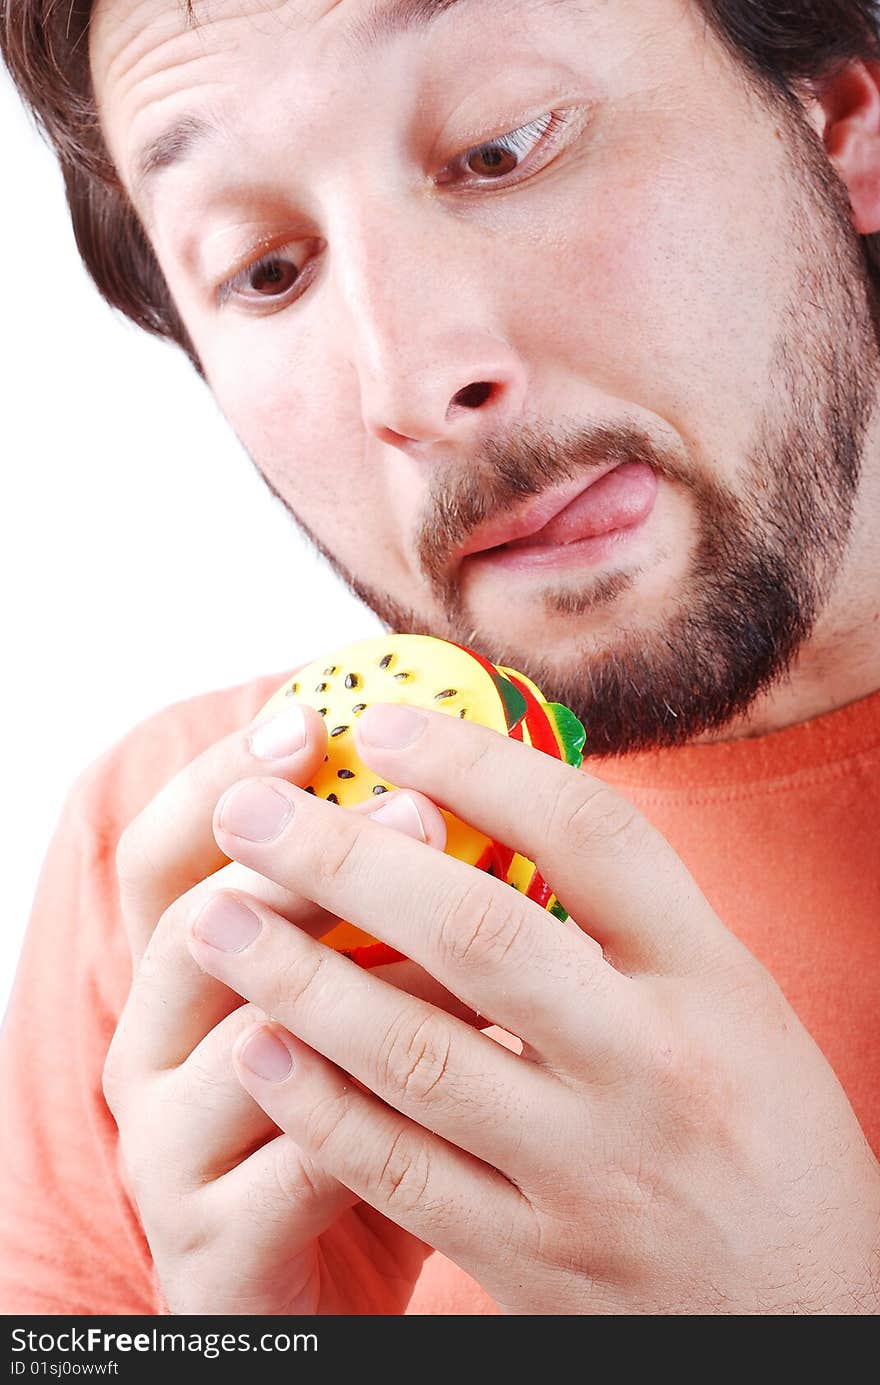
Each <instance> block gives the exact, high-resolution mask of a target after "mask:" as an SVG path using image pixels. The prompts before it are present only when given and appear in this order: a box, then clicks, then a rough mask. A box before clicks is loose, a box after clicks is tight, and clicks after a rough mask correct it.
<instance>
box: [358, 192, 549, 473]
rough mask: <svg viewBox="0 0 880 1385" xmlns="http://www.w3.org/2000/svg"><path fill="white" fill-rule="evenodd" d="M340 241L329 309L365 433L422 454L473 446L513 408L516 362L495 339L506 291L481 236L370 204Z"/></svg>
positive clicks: (521, 375)
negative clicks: (335, 316)
mask: <svg viewBox="0 0 880 1385" xmlns="http://www.w3.org/2000/svg"><path fill="white" fill-rule="evenodd" d="M331 244H332V242H331ZM341 244H342V245H343V247H344V248H343V249H341V250H340V251H339V252H338V254H336V255H335V256H334V257H333V258H334V265H333V282H334V288H335V293H336V295H337V303H336V307H337V308H338V310H339V312H340V315H341V320H340V326H341V328H342V332H343V335H342V338H341V339H342V340H343V341H345V342H346V343H347V357H348V361H349V364H350V367H351V368H352V370H353V371H354V373H355V375H356V377H357V382H358V388H359V392H360V404H361V413H362V419H363V424H364V428H365V430H366V432H367V434H368V435H369V436H370V437H373V438H376V439H378V440H379V441H380V442H383V443H386V444H388V445H391V446H394V447H398V448H400V449H402V450H403V451H406V452H408V453H410V454H412V455H426V453H427V452H428V451H429V450H430V449H431V448H432V446H433V445H437V444H442V445H452V444H458V445H459V446H467V445H468V444H470V445H471V446H473V445H475V444H477V443H478V442H479V441H480V439H481V438H483V437H485V436H488V435H490V434H492V433H495V432H497V431H498V429H499V428H501V427H504V426H509V425H510V424H511V423H512V422H514V421H515V420H516V418H517V417H518V416H520V415H521V414H522V413H523V411H524V407H525V403H526V397H527V384H528V378H527V370H526V366H525V363H524V361H523V360H522V358H521V357H520V356H519V355H518V353H517V352H516V350H515V349H514V348H513V347H512V346H511V345H510V344H509V343H508V342H507V341H506V340H505V323H504V313H505V309H506V306H507V304H508V302H509V296H508V295H507V294H505V289H504V285H505V278H504V275H503V273H502V272H500V267H499V265H498V263H497V259H498V252H497V245H494V244H493V241H492V237H491V235H489V233H487V232H486V231H484V230H483V231H481V230H480V228H478V227H475V226H473V225H467V224H465V223H463V222H462V221H461V220H458V219H453V218H452V217H449V216H443V215H442V214H440V213H437V212H436V211H434V210H433V209H430V210H428V211H424V210H423V211H422V212H421V213H419V212H416V211H413V210H411V209H410V208H407V209H406V211H405V212H403V211H402V210H401V208H400V206H399V205H398V206H397V207H395V208H391V207H376V206H375V205H374V206H373V207H372V209H371V212H370V213H364V212H363V211H361V212H360V213H359V215H358V224H357V229H356V231H355V232H354V233H352V227H351V225H349V226H348V228H347V233H346V235H345V238H344V240H343V241H342V242H341Z"/></svg>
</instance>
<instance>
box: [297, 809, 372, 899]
mask: <svg viewBox="0 0 880 1385" xmlns="http://www.w3.org/2000/svg"><path fill="white" fill-rule="evenodd" d="M336 817H338V818H339V819H340V821H339V822H338V823H337V824H336V826H335V828H334V830H332V831H329V832H324V831H320V830H319V831H317V832H315V833H314V834H313V836H312V838H311V846H310V856H311V859H310V861H309V867H310V871H311V873H312V874H314V875H315V876H316V877H317V879H318V881H319V882H320V883H321V884H322V885H326V886H333V887H335V886H338V885H341V884H343V883H344V882H345V881H346V880H347V878H348V877H349V876H350V875H352V874H353V873H354V872H355V870H356V868H357V847H358V843H359V840H360V832H359V828H358V824H357V823H356V822H354V821H348V820H347V818H346V815H345V814H343V813H338V814H336Z"/></svg>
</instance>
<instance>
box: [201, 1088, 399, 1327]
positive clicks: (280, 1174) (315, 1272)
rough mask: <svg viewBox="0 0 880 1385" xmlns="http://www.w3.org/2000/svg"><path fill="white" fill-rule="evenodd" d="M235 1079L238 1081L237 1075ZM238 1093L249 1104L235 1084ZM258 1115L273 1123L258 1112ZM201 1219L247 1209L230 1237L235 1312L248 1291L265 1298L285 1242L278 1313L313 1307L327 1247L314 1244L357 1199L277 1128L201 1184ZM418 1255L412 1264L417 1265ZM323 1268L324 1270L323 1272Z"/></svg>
mask: <svg viewBox="0 0 880 1385" xmlns="http://www.w3.org/2000/svg"><path fill="white" fill-rule="evenodd" d="M236 1080H237V1079H236ZM239 1087H240V1090H241V1092H242V1095H243V1096H245V1097H246V1099H247V1100H248V1101H249V1102H250V1103H251V1105H256V1102H255V1100H254V1098H253V1097H251V1096H250V1095H249V1094H248V1093H247V1092H246V1091H245V1089H244V1088H243V1087H242V1086H241V1084H240V1083H239ZM261 1114H262V1116H263V1120H264V1121H266V1122H267V1123H268V1124H270V1125H271V1127H272V1129H273V1130H276V1131H277V1129H278V1127H277V1125H276V1123H275V1121H274V1120H271V1119H270V1117H269V1116H267V1115H266V1113H265V1112H264V1111H261ZM202 1199H203V1201H202V1205H203V1208H204V1211H205V1213H206V1215H207V1216H208V1218H209V1219H210V1220H211V1221H212V1222H213V1223H214V1224H216V1225H223V1224H224V1223H228V1221H229V1219H230V1217H238V1218H241V1217H242V1209H246V1216H247V1234H246V1235H245V1236H242V1237H241V1238H240V1239H239V1240H238V1241H237V1243H236V1256H235V1276H236V1280H237V1282H238V1283H239V1284H241V1285H242V1286H246V1287H244V1288H243V1295H242V1300H243V1301H242V1305H241V1310H240V1311H242V1312H247V1306H246V1298H247V1296H248V1295H249V1294H251V1295H254V1296H255V1297H256V1298H258V1299H260V1300H261V1301H263V1302H265V1296H264V1294H260V1293H258V1292H256V1291H257V1288H258V1286H260V1281H261V1279H262V1278H263V1276H264V1275H265V1267H266V1264H267V1263H269V1264H271V1265H272V1266H273V1272H274V1273H275V1274H277V1273H278V1270H277V1265H278V1259H279V1255H278V1250H279V1245H283V1246H284V1251H285V1254H284V1259H283V1271H282V1272H283V1282H282V1284H281V1286H279V1289H277V1290H276V1291H275V1293H274V1294H273V1299H274V1300H275V1302H277V1303H278V1304H279V1308H278V1311H279V1312H282V1313H313V1312H315V1311H316V1306H317V1303H318V1300H319V1298H320V1296H321V1295H320V1292H319V1291H320V1289H321V1288H322V1287H323V1286H322V1284H321V1277H322V1270H323V1266H322V1263H321V1262H322V1259H323V1258H324V1255H325V1254H326V1246H325V1245H323V1244H322V1245H321V1246H320V1247H319V1246H318V1245H317V1239H318V1237H319V1236H320V1237H325V1236H326V1234H327V1232H328V1231H329V1230H330V1228H332V1227H333V1225H334V1223H336V1222H337V1221H338V1219H339V1217H340V1216H341V1215H342V1214H343V1213H344V1212H346V1211H347V1210H348V1209H349V1208H351V1207H353V1206H354V1205H355V1204H356V1203H357V1202H358V1201H359V1199H358V1196H357V1194H356V1193H353V1192H351V1191H350V1189H348V1188H346V1187H345V1186H344V1185H343V1184H342V1183H340V1182H339V1180H338V1178H336V1177H334V1175H333V1174H331V1173H328V1172H327V1171H326V1169H324V1168H323V1167H322V1165H321V1163H320V1161H318V1160H315V1159H312V1158H310V1157H309V1155H308V1154H306V1153H305V1152H304V1151H303V1150H301V1149H300V1148H299V1146H298V1145H297V1144H296V1142H295V1141H294V1140H293V1139H292V1138H291V1136H290V1135H288V1134H285V1133H281V1134H276V1135H275V1136H274V1138H273V1139H271V1140H269V1141H267V1143H266V1144H264V1145H263V1146H262V1147H261V1148H260V1149H258V1150H256V1151H255V1152H254V1153H253V1154H251V1155H250V1157H249V1158H247V1159H244V1160H243V1161H242V1162H241V1163H239V1164H237V1165H236V1166H235V1167H234V1168H232V1169H230V1170H229V1172H228V1173H226V1174H224V1175H223V1176H222V1177H221V1178H218V1179H215V1180H214V1181H213V1182H211V1183H210V1184H208V1185H207V1186H206V1188H205V1189H204V1193H203V1195H202ZM359 1249H360V1248H359V1247H358V1246H357V1244H356V1242H355V1240H354V1238H352V1237H346V1241H345V1250H346V1266H345V1268H346V1273H347V1275H355V1274H357V1272H358V1270H359V1269H360V1268H361V1266H359V1265H358V1264H356V1263H354V1262H355V1261H356V1260H357V1259H358V1257H359ZM360 1253H361V1254H362V1255H363V1276H364V1279H365V1281H366V1282H370V1281H371V1280H372V1279H373V1278H374V1277H375V1267H374V1265H372V1264H370V1263H369V1260H368V1256H367V1255H366V1254H363V1252H360ZM422 1258H423V1257H419V1258H418V1262H417V1264H416V1265H415V1266H414V1268H415V1270H416V1272H417V1271H418V1263H420V1262H421V1259H422ZM324 1272H325V1271H324Z"/></svg>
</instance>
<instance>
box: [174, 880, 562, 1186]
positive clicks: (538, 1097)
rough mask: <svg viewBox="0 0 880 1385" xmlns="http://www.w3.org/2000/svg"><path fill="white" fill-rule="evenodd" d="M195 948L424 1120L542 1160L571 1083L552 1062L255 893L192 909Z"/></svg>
mask: <svg viewBox="0 0 880 1385" xmlns="http://www.w3.org/2000/svg"><path fill="white" fill-rule="evenodd" d="M239 920H240V922H239ZM230 942H234V944H235V947H234V950H231V951H227V950H226V947H227V946H228V944H229V943H230ZM190 947H191V948H192V951H193V955H194V956H195V957H196V959H197V960H198V962H199V963H200V965H202V966H204V967H205V968H206V969H207V970H209V971H211V972H213V974H214V975H215V976H217V977H218V978H219V979H221V980H223V981H225V982H226V984H227V985H229V986H232V987H234V989H235V990H237V991H239V992H240V994H242V995H245V996H247V998H248V1000H250V1001H251V1002H252V1003H253V1004H255V1005H256V1006H258V1007H259V1009H260V1010H262V1011H263V1012H264V1013H265V1014H266V1015H269V1016H271V1017H272V1018H273V1019H275V1020H277V1021H278V1022H279V1023H281V1024H283V1025H284V1026H285V1027H286V1028H287V1029H288V1030H290V1031H291V1032H292V1033H294V1034H296V1035H297V1037H298V1038H300V1039H301V1040H303V1041H304V1042H305V1043H307V1044H308V1045H309V1047H310V1048H312V1049H315V1050H316V1051H317V1052H319V1053H322V1054H324V1055H325V1056H326V1057H327V1058H329V1059H330V1060H331V1061H332V1062H334V1063H336V1064H338V1065H339V1066H340V1067H342V1068H344V1069H345V1071H346V1072H348V1073H351V1075H352V1076H353V1077H355V1078H357V1079H358V1081H359V1082H361V1083H363V1084H364V1085H365V1086H367V1087H369V1089H370V1090H371V1091H373V1092H375V1093H376V1095H377V1096H379V1097H381V1098H382V1100H383V1101H384V1102H386V1103H387V1104H388V1105H390V1106H393V1107H394V1108H395V1109H396V1110H398V1111H401V1112H402V1113H403V1114H404V1115H407V1116H410V1117H412V1119H413V1120H415V1121H418V1123H419V1124H420V1125H423V1126H425V1127H426V1128H427V1129H429V1130H432V1131H435V1132H436V1133H437V1134H439V1135H442V1136H443V1138H444V1139H446V1140H449V1141H451V1142H452V1143H453V1144H455V1145H458V1146H460V1147H461V1148H462V1149H466V1150H468V1151H469V1152H470V1153H471V1154H475V1155H476V1156H477V1157H478V1158H480V1159H484V1160H486V1161H488V1162H489V1163H491V1164H493V1165H495V1166H496V1167H497V1168H501V1169H503V1170H504V1172H505V1173H507V1174H509V1175H510V1176H511V1177H513V1178H514V1179H518V1178H519V1177H520V1175H521V1174H523V1175H524V1174H525V1173H526V1172H528V1171H529V1170H531V1169H533V1168H534V1167H535V1165H536V1163H540V1159H541V1153H542V1149H543V1142H544V1139H545V1131H544V1130H543V1128H542V1123H541V1120H540V1118H539V1113H540V1112H541V1111H542V1110H544V1109H546V1107H547V1104H548V1101H549V1099H550V1098H551V1097H552V1098H553V1100H555V1101H556V1102H557V1103H558V1102H560V1101H562V1102H565V1101H566V1100H567V1098H568V1090H569V1089H568V1088H565V1087H563V1086H562V1085H561V1084H559V1083H558V1082H557V1080H556V1078H555V1077H551V1076H550V1074H548V1073H547V1072H546V1071H545V1070H544V1069H542V1068H540V1067H537V1066H535V1065H533V1064H531V1063H529V1062H526V1061H523V1059H521V1058H520V1057H519V1056H517V1055H515V1054H513V1053H511V1052H510V1050H509V1049H507V1048H505V1047H502V1046H501V1045H500V1044H496V1043H494V1042H493V1041H492V1039H490V1038H488V1037H486V1036H485V1035H483V1034H480V1033H478V1032H476V1031H475V1030H474V1029H472V1028H471V1027H470V1026H468V1025H466V1024H463V1023H461V1022H460V1021H459V1020H455V1019H453V1018H452V1017H451V1016H449V1015H446V1014H444V1013H443V1012H442V1011H440V1010H437V1009H435V1008H434V1007H433V1006H431V1005H426V1004H425V1003H424V1002H423V1001H420V1000H416V999H414V998H413V997H412V996H409V995H405V994H401V992H400V991H398V990H396V989H395V988H394V987H393V986H389V985H388V984H387V983H386V982H384V981H382V980H380V979H379V978H378V977H376V976H375V975H374V974H373V973H371V972H364V971H363V970H362V969H361V968H359V967H356V966H354V965H353V964H352V963H351V962H350V961H349V960H348V959H347V958H345V957H342V956H340V955H339V954H338V953H334V952H331V951H330V949H329V948H326V947H322V945H321V944H320V943H318V942H316V941H315V940H314V939H312V938H309V937H308V936H307V935H306V934H304V933H301V932H299V931H298V930H297V929H293V928H290V927H289V925H288V924H287V923H286V921H285V920H283V919H281V918H280V917H279V916H278V915H277V914H274V913H273V912H272V911H271V910H269V909H266V908H265V907H264V906H263V905H261V904H260V903H259V902H258V901H257V900H255V899H253V898H251V897H246V896H241V895H238V894H236V895H232V894H229V893H227V892H225V891H224V892H223V893H222V894H218V895H216V896H215V897H214V898H213V899H211V900H210V901H209V902H208V903H207V904H206V905H205V906H204V907H203V908H202V909H201V911H200V912H199V913H198V914H197V915H196V916H195V918H194V919H193V922H192V926H191V933H190Z"/></svg>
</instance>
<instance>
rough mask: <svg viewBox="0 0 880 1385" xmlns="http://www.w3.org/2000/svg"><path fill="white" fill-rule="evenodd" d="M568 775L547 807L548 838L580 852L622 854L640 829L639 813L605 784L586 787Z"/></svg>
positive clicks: (628, 849) (578, 778) (629, 849)
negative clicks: (551, 807) (552, 802)
mask: <svg viewBox="0 0 880 1385" xmlns="http://www.w3.org/2000/svg"><path fill="white" fill-rule="evenodd" d="M580 779H581V776H577V778H574V777H572V778H571V779H570V780H568V782H567V783H566V784H565V785H564V787H563V788H562V789H561V790H560V793H559V795H558V797H557V799H556V802H555V804H554V806H553V809H552V811H551V821H550V824H549V827H548V832H547V838H548V840H549V841H559V842H562V843H564V844H565V847H566V849H568V850H572V849H573V850H574V851H576V852H583V853H584V854H587V853H591V852H594V851H595V850H596V849H597V848H600V849H601V850H602V851H603V852H606V851H608V850H611V851H614V852H615V853H619V854H621V855H626V854H627V853H628V852H629V851H631V850H632V847H633V845H634V838H635V837H636V835H637V834H638V832H639V831H640V829H641V824H642V816H641V814H640V813H639V811H638V809H636V808H635V807H633V805H632V804H631V803H628V802H627V800H626V799H625V798H622V797H621V795H620V794H618V793H616V792H615V790H614V789H612V788H610V787H609V786H608V785H605V784H601V785H599V787H588V786H586V785H584V784H583V783H581V782H579V781H580Z"/></svg>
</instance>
